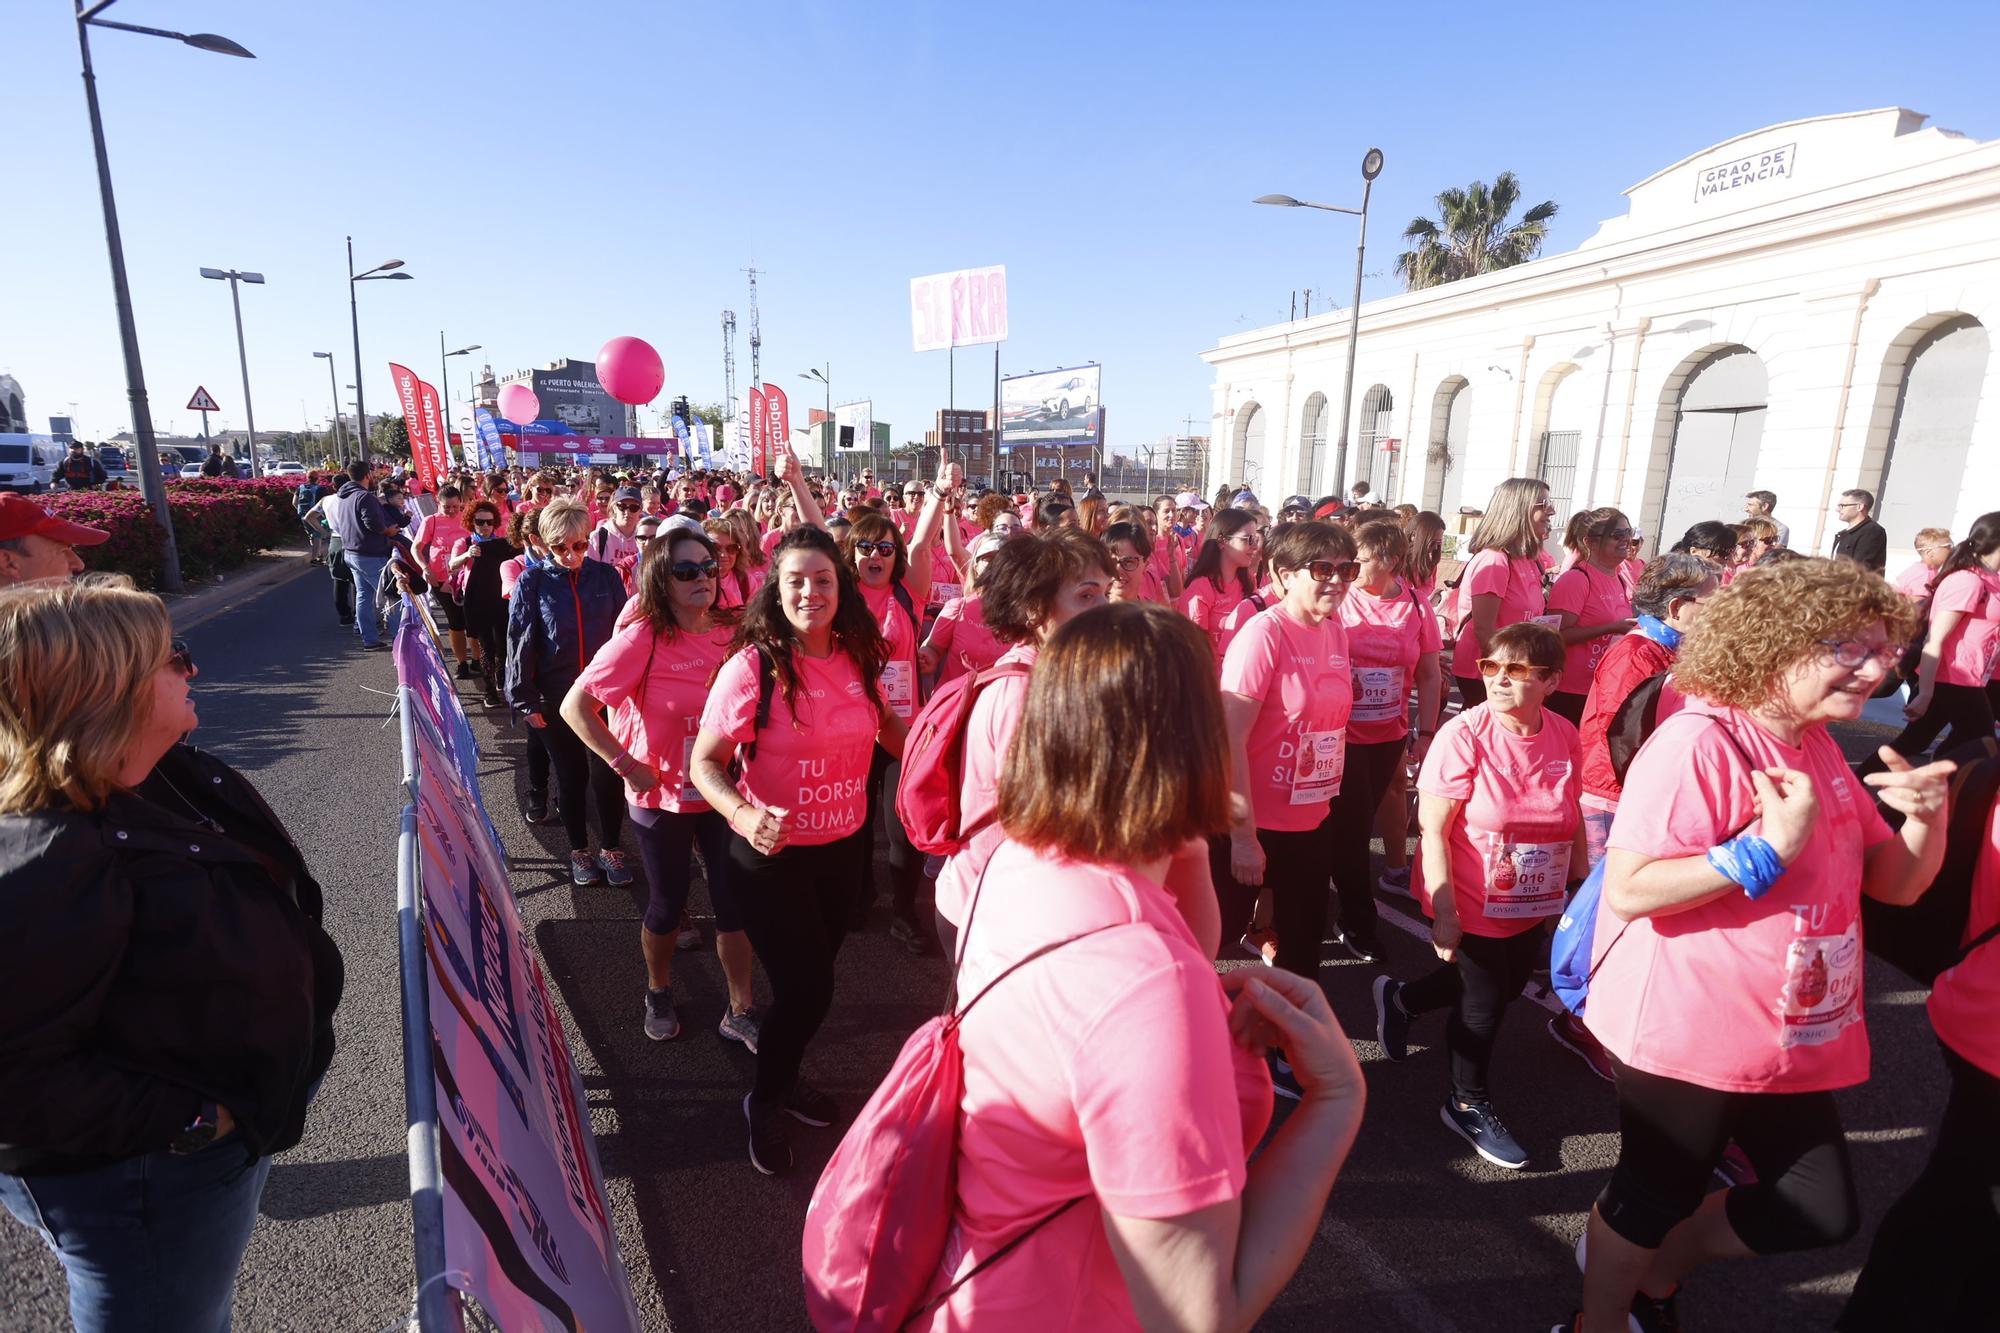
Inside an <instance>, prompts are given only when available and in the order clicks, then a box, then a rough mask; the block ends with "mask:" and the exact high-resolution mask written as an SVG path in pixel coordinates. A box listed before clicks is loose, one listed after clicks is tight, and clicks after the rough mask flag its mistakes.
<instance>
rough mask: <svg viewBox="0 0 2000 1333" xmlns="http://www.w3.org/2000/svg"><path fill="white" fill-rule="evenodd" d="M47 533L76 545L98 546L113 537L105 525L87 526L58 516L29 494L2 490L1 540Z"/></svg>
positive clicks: (43, 535) (50, 538)
mask: <svg viewBox="0 0 2000 1333" xmlns="http://www.w3.org/2000/svg"><path fill="white" fill-rule="evenodd" d="M29 536H33V537H47V538H48V539H49V540H50V541H54V542H68V543H69V544H70V545H72V546H95V545H97V544H98V543H99V542H103V541H109V540H111V534H110V533H108V532H106V531H105V530H104V529H103V528H87V527H85V526H84V525H83V524H81V523H72V522H70V521H69V520H68V519H66V518H57V517H56V516H55V515H54V514H51V513H50V512H49V511H48V510H46V509H44V508H42V507H41V506H40V505H38V504H36V503H35V502H34V501H33V500H30V499H29V498H28V497H27V496H25V495H17V494H15V493H14V492H12V491H8V492H6V493H4V494H0V542H4V541H12V540H14V538H16V537H29Z"/></svg>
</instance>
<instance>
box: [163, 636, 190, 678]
mask: <svg viewBox="0 0 2000 1333" xmlns="http://www.w3.org/2000/svg"><path fill="white" fill-rule="evenodd" d="M167 665H168V666H170V667H172V668H173V669H174V670H176V671H178V672H180V673H181V674H182V675H183V676H192V675H194V650H193V649H191V648H189V647H188V643H187V640H186V639H175V640H174V641H173V642H172V643H170V644H168V645H167Z"/></svg>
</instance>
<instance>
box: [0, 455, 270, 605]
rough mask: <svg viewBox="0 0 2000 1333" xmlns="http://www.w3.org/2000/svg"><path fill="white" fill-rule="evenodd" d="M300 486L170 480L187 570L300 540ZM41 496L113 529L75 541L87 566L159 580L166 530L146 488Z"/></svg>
mask: <svg viewBox="0 0 2000 1333" xmlns="http://www.w3.org/2000/svg"><path fill="white" fill-rule="evenodd" d="M294 489H295V486H294V484H293V483H290V482H287V481H284V480H281V479H278V478H271V477H267V478H264V479H262V480H258V481H223V480H202V481H174V482H169V483H168V484H167V507H168V510H169V511H170V512H171V513H172V514H173V520H174V534H175V537H176V538H177V540H178V543H179V546H180V557H181V573H182V575H183V576H184V577H187V578H203V577H207V576H210V575H213V574H215V573H218V572H220V571H222V570H226V569H234V568H235V567H237V566H238V565H241V564H243V563H244V562H245V561H247V560H248V559H249V558H250V557H251V555H252V554H253V553H255V552H256V551H258V550H261V549H263V548H265V547H269V546H276V545H278V544H280V543H283V542H291V541H295V540H297V539H298V538H299V537H300V536H301V535H302V534H301V533H300V531H299V526H298V519H297V517H296V513H295V510H294V509H293V491H294ZM37 499H38V502H39V503H40V504H41V505H42V507H43V508H45V509H47V510H48V511H49V512H50V513H52V514H57V515H60V516H61V517H63V518H66V519H70V520H71V521H73V522H77V523H87V524H89V525H90V526H91V527H93V528H103V529H104V530H105V531H106V532H109V533H110V534H111V539H110V540H109V541H107V542H104V543H102V544H101V545H97V546H80V547H78V548H77V553H78V554H79V555H81V556H82V557H83V562H84V564H85V565H86V566H87V567H89V568H90V569H94V570H105V571H109V572H113V573H119V574H129V575H131V576H132V580H133V582H135V583H137V584H138V585H139V586H140V587H142V588H155V587H158V586H159V578H160V529H159V525H158V524H156V523H155V522H154V521H153V511H152V506H150V505H149V504H147V503H146V497H145V496H144V495H143V494H141V493H140V492H138V491H136V490H132V491H74V492H57V493H55V494H52V495H43V496H39V497H37Z"/></svg>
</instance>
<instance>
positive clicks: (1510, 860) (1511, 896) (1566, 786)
mask: <svg viewBox="0 0 2000 1333" xmlns="http://www.w3.org/2000/svg"><path fill="white" fill-rule="evenodd" d="M1417 790H1418V791H1420V792H1424V793H1427V794H1429V795H1431V796H1442V797H1444V798H1445V799H1447V800H1452V801H1460V802H1463V805H1462V807H1461V808H1460V810H1459V812H1458V818H1457V819H1455V820H1453V821H1452V824H1451V829H1450V832H1449V834H1448V835H1447V836H1448V838H1449V841H1450V852H1451V892H1452V901H1453V903H1454V904H1455V905H1456V906H1457V908H1458V920H1459V924H1460V925H1461V926H1463V927H1464V929H1465V933H1466V934H1468V935H1484V936H1488V937H1490V938H1494V939H1505V938H1506V937H1508V936H1510V935H1519V934H1521V933H1522V932H1524V931H1529V930H1533V929H1535V928H1536V927H1537V926H1539V925H1540V924H1541V922H1542V921H1543V920H1544V919H1545V918H1548V917H1552V916H1560V915H1561V914H1562V908H1563V901H1564V898H1565V889H1566V888H1567V887H1568V883H1569V881H1570V880H1571V879H1572V878H1575V879H1581V878H1582V877H1583V872H1584V867H1583V866H1582V865H1580V864H1579V865H1572V864H1571V861H1572V859H1573V852H1574V850H1575V841H1576V828H1577V824H1578V822H1579V821H1580V820H1581V819H1582V818H1583V813H1582V811H1581V810H1580V809H1579V807H1578V805H1577V797H1578V796H1579V795H1580V794H1581V793H1582V791H1583V743H1582V742H1581V741H1580V740H1578V739H1577V734H1576V728H1575V727H1573V726H1571V725H1570V723H1569V719H1567V718H1565V717H1561V716H1558V715H1557V713H1556V711H1555V710H1554V709H1552V708H1544V709H1542V729H1541V730H1540V731H1538V732H1536V733H1535V734H1534V735H1532V736H1517V735H1515V734H1514V733H1513V732H1511V731H1509V730H1508V729H1507V728H1506V726H1505V725H1503V724H1502V723H1501V722H1500V720H1499V719H1498V718H1497V717H1495V716H1494V715H1493V712H1492V710H1491V709H1490V708H1489V707H1488V706H1487V705H1486V704H1480V705H1478V706H1477V707H1475V708H1468V709H1466V710H1465V711H1464V712H1463V713H1460V714H1458V715H1457V716H1456V717H1454V718H1452V719H1451V720H1450V721H1448V722H1446V723H1445V724H1444V725H1443V726H1441V727H1439V728H1438V734H1437V736H1436V738H1435V739H1434V740H1433V741H1432V742H1431V748H1430V752H1429V753H1428V754H1426V755H1425V756H1424V766H1423V768H1422V769H1420V770H1419V771H1418V773H1417ZM1411 864H1412V865H1413V867H1414V873H1413V874H1412V876H1411V884H1412V886H1413V887H1414V888H1415V889H1416V891H1417V901H1418V902H1420V903H1422V904H1423V906H1424V911H1425V912H1427V913H1429V914H1430V915H1432V916H1436V915H1437V911H1436V909H1435V908H1433V907H1432V906H1431V894H1432V890H1431V886H1430V885H1429V884H1427V883H1426V882H1425V880H1424V859H1423V857H1421V856H1418V857H1416V858H1415V859H1414V860H1413V861H1412V863H1411ZM1592 995H1593V998H1594V997H1595V992H1594V991H1593V992H1592Z"/></svg>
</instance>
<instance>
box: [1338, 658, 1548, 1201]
mask: <svg viewBox="0 0 2000 1333" xmlns="http://www.w3.org/2000/svg"><path fill="white" fill-rule="evenodd" d="M1562 669H1563V642H1562V638H1561V636H1559V635H1558V634H1557V633H1556V632H1555V631H1554V630H1552V629H1550V628H1549V627H1548V626H1546V625H1537V624H1533V623H1531V622H1525V621H1524V622H1522V623H1519V624H1514V625H1508V626H1506V627H1505V628H1503V629H1500V630H1498V631H1496V632H1495V633H1494V635H1493V638H1492V639H1491V641H1490V642H1489V643H1488V646H1487V649H1486V654H1485V655H1484V656H1482V657H1481V658H1480V659H1479V663H1478V670H1479V674H1480V676H1481V677H1482V678H1483V679H1484V681H1485V683H1486V700H1485V702H1484V703H1481V704H1476V705H1474V706H1473V707H1471V708H1468V709H1466V710H1465V711H1464V712H1462V713H1460V714H1459V715H1458V716H1456V717H1454V718H1452V719H1451V720H1450V721H1449V722H1446V723H1445V724H1444V725H1443V726H1442V727H1440V728H1438V734H1437V738H1436V739H1435V740H1434V741H1433V742H1432V743H1431V747H1430V752H1429V753H1428V754H1427V755H1425V757H1424V764H1423V768H1422V769H1421V770H1420V771H1419V772H1418V775H1417V802H1418V804H1417V820H1418V823H1419V825H1420V826H1421V827H1422V840H1421V843H1420V845H1419V848H1418V852H1419V856H1418V862H1417V870H1418V874H1417V877H1416V883H1415V888H1416V891H1417V901H1418V902H1419V903H1421V904H1423V906H1424V910H1425V912H1426V913H1427V914H1429V916H1430V917H1431V946H1432V948H1433V949H1435V950H1436V952H1437V956H1438V958H1439V959H1440V960H1442V962H1443V966H1441V967H1439V968H1438V969H1437V970H1435V971H1433V972H1432V973H1430V974H1429V975H1428V976H1425V977H1423V978H1421V979H1419V980H1417V981H1412V982H1407V983H1401V982H1398V981H1396V980H1395V979H1394V978H1393V977H1390V976H1386V975H1384V976H1380V977H1377V978H1376V979H1375V1026H1376V1035H1377V1037H1378V1038H1379V1039H1380V1040H1381V1043H1382V1052H1383V1054H1384V1055H1385V1056H1386V1057H1387V1058H1389V1059H1390V1060H1402V1059H1403V1058H1404V1057H1405V1055H1406V1054H1407V1053H1408V1049H1409V1025H1410V1020H1411V1019H1412V1018H1413V1017H1415V1016H1416V1015H1418V1014H1425V1013H1429V1012H1431V1011H1432V1010H1434V1009H1449V1010H1450V1011H1451V1017H1450V1021H1449V1023H1448V1024H1447V1025H1446V1028H1445V1052H1446V1054H1447V1056H1448V1057H1449V1059H1450V1062H1451V1090H1450V1092H1449V1093H1448V1094H1447V1095H1446V1097H1445V1100H1444V1105H1443V1107H1442V1108H1441V1109H1440V1111H1439V1115H1440V1118H1442V1119H1443V1121H1444V1123H1445V1126H1446V1128H1448V1129H1450V1130H1451V1131H1452V1132H1454V1133H1456V1134H1458V1135H1459V1136H1460V1137H1461V1138H1463V1139H1464V1140H1465V1141H1466V1142H1467V1143H1469V1144H1471V1145H1472V1148H1473V1150H1474V1151H1475V1152H1477V1153H1478V1154H1479V1155H1480V1156H1481V1157H1483V1158H1485V1159H1486V1160H1487V1161H1489V1162H1491V1163H1493V1164H1494V1165H1495V1166H1499V1167H1504V1168H1505V1169H1507V1170H1509V1171H1518V1170H1520V1169H1521V1168H1522V1167H1524V1166H1526V1165H1527V1164H1528V1154H1527V1152H1526V1151H1525V1150H1524V1149H1523V1148H1522V1147H1521V1145H1520V1143H1519V1142H1518V1141H1517V1140H1516V1139H1515V1138H1514V1136H1513V1135H1512V1134H1511V1133H1509V1132H1508V1130H1507V1127H1506V1125H1504V1124H1503V1123H1501V1120H1500V1117H1499V1116H1498V1115H1497V1114H1496V1113H1495V1112H1494V1110H1493V1103H1492V1099H1491V1089H1490V1087H1489V1085H1488V1075H1489V1073H1490V1067H1491V1064H1492V1058H1493V1043H1494V1039H1495V1038H1496V1036H1497V1035H1498V1034H1499V1031H1500V1022H1501V1020H1502V1019H1503V1018H1505V1017H1506V1014H1507V1008H1508V1006H1509V1005H1510V1004H1512V1003H1513V1001H1514V999H1515V997H1516V996H1518V995H1519V994H1520V993H1521V987H1522V986H1524V985H1525V984H1527V980H1528V976H1529V974H1530V973H1531V972H1533V971H1534V969H1535V965H1536V964H1537V963H1538V962H1539V961H1540V960H1541V958H1542V939H1543V933H1542V931H1541V929H1540V927H1541V925H1542V923H1543V922H1544V921H1546V920H1547V919H1549V918H1551V917H1555V916H1560V915H1561V914H1562V910H1563V904H1564V903H1565V902H1566V901H1567V896H1568V894H1567V891H1568V888H1569V886H1570V885H1571V884H1572V883H1574V882H1576V881H1579V880H1581V879H1582V878H1583V875H1584V837H1583V819H1582V814H1581V811H1580V809H1579V807H1578V805H1577V795H1578V792H1579V790H1580V779H1581V769H1582V758H1583V755H1582V749H1581V747H1580V746H1579V744H1578V742H1577V736H1576V728H1575V727H1573V726H1571V725H1570V724H1569V720H1568V719H1567V718H1563V717H1560V716H1558V715H1557V714H1556V713H1555V712H1554V711H1553V710H1551V709H1549V708H1548V707H1546V706H1545V705H1546V701H1547V699H1548V696H1549V693H1550V692H1551V691H1552V690H1554V688H1555V683H1556V681H1557V679H1558V678H1560V677H1561V675H1562Z"/></svg>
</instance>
